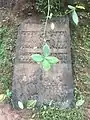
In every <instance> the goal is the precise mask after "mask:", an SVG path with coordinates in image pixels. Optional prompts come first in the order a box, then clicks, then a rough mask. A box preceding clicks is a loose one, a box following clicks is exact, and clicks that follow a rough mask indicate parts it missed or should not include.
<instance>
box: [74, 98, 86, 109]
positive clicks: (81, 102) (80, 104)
mask: <svg viewBox="0 0 90 120" xmlns="http://www.w3.org/2000/svg"><path fill="white" fill-rule="evenodd" d="M84 102H85V100H84V99H80V100H78V101H77V102H76V107H79V106H82V105H83V104H84Z"/></svg>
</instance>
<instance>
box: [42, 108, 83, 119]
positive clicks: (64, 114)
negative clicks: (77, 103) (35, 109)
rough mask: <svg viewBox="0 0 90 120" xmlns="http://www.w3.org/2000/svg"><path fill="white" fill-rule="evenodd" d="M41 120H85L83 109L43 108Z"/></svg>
mask: <svg viewBox="0 0 90 120" xmlns="http://www.w3.org/2000/svg"><path fill="white" fill-rule="evenodd" d="M40 120H84V117H83V113H82V110H81V109H75V108H73V109H66V110H60V109H58V108H51V107H49V108H42V109H41V112H40Z"/></svg>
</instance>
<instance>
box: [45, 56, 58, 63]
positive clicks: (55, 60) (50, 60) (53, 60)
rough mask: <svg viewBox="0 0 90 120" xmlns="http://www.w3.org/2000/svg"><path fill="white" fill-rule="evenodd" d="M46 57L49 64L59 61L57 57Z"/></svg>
mask: <svg viewBox="0 0 90 120" xmlns="http://www.w3.org/2000/svg"><path fill="white" fill-rule="evenodd" d="M46 59H47V60H48V61H49V63H51V64H56V63H57V62H58V61H59V59H58V58H56V57H53V56H48V57H46Z"/></svg>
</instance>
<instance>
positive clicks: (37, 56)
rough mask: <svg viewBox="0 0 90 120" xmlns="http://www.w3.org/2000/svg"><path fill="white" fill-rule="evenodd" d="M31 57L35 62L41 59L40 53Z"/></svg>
mask: <svg viewBox="0 0 90 120" xmlns="http://www.w3.org/2000/svg"><path fill="white" fill-rule="evenodd" d="M31 57H32V59H33V60H34V61H35V62H41V61H43V56H41V55H40V54H33V55H32V56H31Z"/></svg>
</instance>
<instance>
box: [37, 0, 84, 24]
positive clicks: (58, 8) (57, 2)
mask: <svg viewBox="0 0 90 120" xmlns="http://www.w3.org/2000/svg"><path fill="white" fill-rule="evenodd" d="M71 3H73V2H71V1H70V2H69V1H68V2H67V4H68V8H69V9H70V10H68V9H67V6H65V1H62V0H50V1H49V9H50V10H49V13H52V16H53V17H57V16H65V15H68V14H71V15H72V19H73V22H74V23H75V24H76V25H77V24H78V22H79V19H78V15H77V12H76V10H77V9H85V7H84V6H83V5H79V4H77V5H74V6H72V5H69V4H71ZM36 6H37V10H38V11H39V12H41V13H43V14H44V15H46V14H47V10H48V1H47V0H36ZM65 7H66V8H65Z"/></svg>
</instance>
